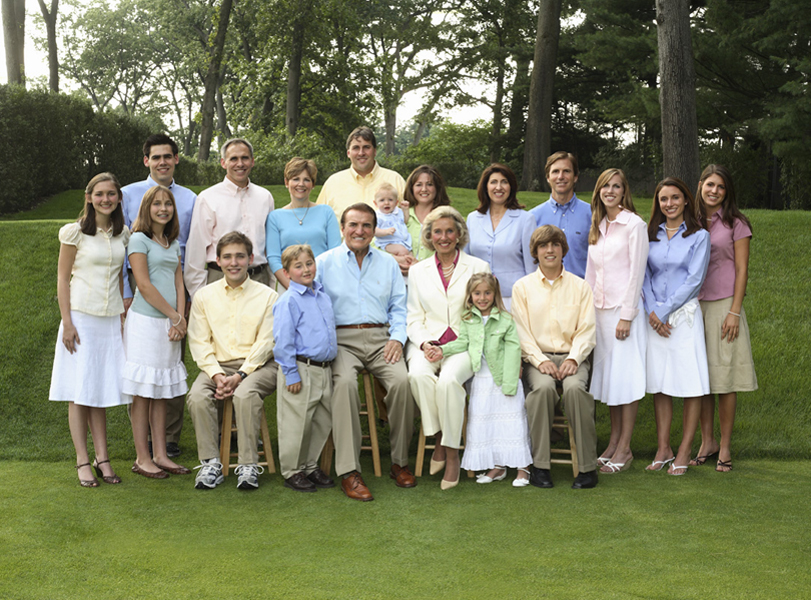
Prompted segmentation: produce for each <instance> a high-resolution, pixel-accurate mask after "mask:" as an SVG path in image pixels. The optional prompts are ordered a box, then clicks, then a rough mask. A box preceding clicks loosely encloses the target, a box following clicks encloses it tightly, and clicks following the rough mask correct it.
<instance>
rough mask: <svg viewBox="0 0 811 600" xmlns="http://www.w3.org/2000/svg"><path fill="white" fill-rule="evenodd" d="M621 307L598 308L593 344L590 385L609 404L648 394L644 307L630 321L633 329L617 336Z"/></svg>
mask: <svg viewBox="0 0 811 600" xmlns="http://www.w3.org/2000/svg"><path fill="white" fill-rule="evenodd" d="M620 311H621V308H620V307H617V308H607V309H600V308H598V309H596V314H597V345H596V346H595V347H594V364H593V365H592V375H591V387H590V388H589V391H590V392H591V393H592V395H593V396H594V399H595V400H599V401H600V402H602V403H603V404H607V405H608V406H620V405H623V404H630V403H631V402H635V401H637V400H639V399H640V398H643V397H644V396H645V356H646V347H647V337H648V336H647V328H648V327H649V326H648V325H646V323H645V309H644V306H643V304H642V300H641V299H640V301H639V312H638V313H637V315H636V318H634V320H633V321H631V333H630V334H629V335H628V337H627V338H626V339H624V340H618V339H617V323H619V321H620Z"/></svg>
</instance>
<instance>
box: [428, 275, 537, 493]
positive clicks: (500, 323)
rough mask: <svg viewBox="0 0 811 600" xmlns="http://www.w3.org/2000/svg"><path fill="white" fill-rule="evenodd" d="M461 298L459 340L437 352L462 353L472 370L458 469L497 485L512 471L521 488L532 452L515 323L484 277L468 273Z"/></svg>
mask: <svg viewBox="0 0 811 600" xmlns="http://www.w3.org/2000/svg"><path fill="white" fill-rule="evenodd" d="M465 296H466V299H465V313H464V315H463V317H462V324H461V327H460V330H459V337H458V338H457V339H455V340H453V341H452V342H448V343H447V344H445V345H443V346H442V347H441V348H440V350H441V351H442V355H443V356H451V355H452V354H458V353H460V352H468V354H469V355H470V363H471V368H472V369H473V372H474V376H473V379H472V382H471V386H470V404H469V407H468V420H467V438H466V441H465V454H464V457H463V458H462V468H463V469H467V470H477V471H478V470H483V471H485V472H484V473H482V474H480V475H479V476H478V478H477V480H476V481H477V482H478V483H492V482H493V481H501V480H502V479H504V478H505V477H506V476H507V467H513V468H517V469H518V476H517V477H516V479H515V480H514V481H513V486H514V487H524V486H526V485H527V484H529V465H530V463H531V462H532V454H531V453H530V441H529V427H528V426H527V411H526V409H525V407H524V389H523V387H522V386H521V381H520V371H521V346H520V344H519V342H518V331H517V329H516V327H515V321H513V319H512V317H511V316H510V313H508V312H507V311H506V310H505V308H504V303H503V301H502V299H501V289H500V287H499V284H498V280H497V279H496V278H495V277H493V275H491V274H490V273H476V274H475V275H473V276H472V277H471V278H470V280H469V281H468V283H467V290H466V293H465Z"/></svg>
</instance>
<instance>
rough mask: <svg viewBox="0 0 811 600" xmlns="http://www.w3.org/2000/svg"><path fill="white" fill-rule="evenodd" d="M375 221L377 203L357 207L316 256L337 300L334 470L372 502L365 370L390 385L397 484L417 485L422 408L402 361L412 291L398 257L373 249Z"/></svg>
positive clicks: (319, 274) (351, 490) (345, 485)
mask: <svg viewBox="0 0 811 600" xmlns="http://www.w3.org/2000/svg"><path fill="white" fill-rule="evenodd" d="M376 225H377V217H376V215H375V211H374V209H373V208H371V207H370V206H369V205H368V204H363V203H358V204H353V205H351V206H350V207H349V208H347V209H346V210H345V211H344V212H343V214H342V215H341V234H342V235H343V238H344V242H343V243H342V244H341V245H340V246H338V247H337V248H333V249H332V250H328V251H327V252H324V253H323V254H321V255H320V256H318V258H316V266H317V269H316V278H317V280H318V282H319V283H321V284H322V285H323V286H324V290H325V291H326V292H327V295H328V296H329V297H330V299H331V300H332V307H333V310H334V311H335V323H336V329H337V339H338V355H337V356H336V358H335V360H334V361H333V363H332V377H333V393H332V438H333V441H334V443H335V472H336V473H337V474H338V475H341V476H342V478H343V480H342V482H341V488H342V489H343V491H344V493H345V494H346V495H347V496H348V497H349V498H351V499H353V500H360V501H362V502H367V501H369V500H372V499H373V497H372V494H371V492H370V491H369V488H367V487H366V484H365V483H364V481H363V477H361V474H360V470H361V469H360V449H361V428H360V415H359V410H360V395H359V393H358V374H359V373H360V372H361V371H362V370H364V369H366V370H368V371H369V372H370V373H371V374H372V375H374V376H375V377H376V378H377V380H378V381H380V383H381V384H382V385H383V387H384V388H385V389H386V390H387V394H386V399H385V402H386V410H387V412H388V415H389V425H390V427H391V433H390V440H391V462H392V465H391V472H390V476H391V478H392V479H394V481H395V483H396V485H397V486H398V487H414V486H415V485H417V481H416V479H414V475H413V474H412V473H411V472H410V471H409V469H408V446H409V444H410V443H411V435H412V433H413V430H414V409H415V406H416V405H415V404H414V399H413V397H412V396H411V389H410V387H409V385H408V372H407V370H406V364H405V360H404V359H403V345H404V344H405V341H406V338H407V335H406V288H405V283H404V282H403V276H402V275H401V274H400V268H399V267H398V265H397V261H395V260H394V257H393V256H392V255H391V254H388V253H387V252H383V251H381V250H378V249H376V248H371V247H370V244H371V242H372V238H373V237H374V234H375V227H376ZM368 401H371V402H374V399H372V398H369V399H368ZM372 426H374V424H372Z"/></svg>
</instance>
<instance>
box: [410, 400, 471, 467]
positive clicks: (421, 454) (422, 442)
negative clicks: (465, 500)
mask: <svg viewBox="0 0 811 600" xmlns="http://www.w3.org/2000/svg"><path fill="white" fill-rule="evenodd" d="M466 434H467V403H465V418H464V421H463V422H462V447H461V448H459V450H464V449H465V438H466ZM431 437H433V436H431ZM425 438H426V435H425V429H423V427H422V423H420V437H419V440H418V441H417V464H416V465H415V466H414V476H415V477H422V466H423V464H424V463H425V451H426V450H435V449H436V441H434V443H433V444H428V443H426V439H425ZM473 475H475V473H474V472H473V471H468V472H467V476H468V477H473Z"/></svg>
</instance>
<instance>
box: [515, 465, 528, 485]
mask: <svg viewBox="0 0 811 600" xmlns="http://www.w3.org/2000/svg"><path fill="white" fill-rule="evenodd" d="M518 470H519V471H523V472H524V473H526V474H527V477H526V479H524V478H521V477H516V478H515V479H513V487H516V488H521V487H526V486H528V485H529V469H518Z"/></svg>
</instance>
